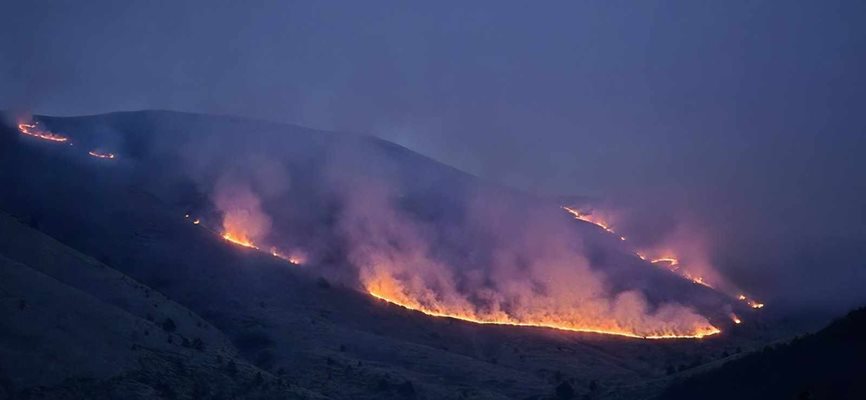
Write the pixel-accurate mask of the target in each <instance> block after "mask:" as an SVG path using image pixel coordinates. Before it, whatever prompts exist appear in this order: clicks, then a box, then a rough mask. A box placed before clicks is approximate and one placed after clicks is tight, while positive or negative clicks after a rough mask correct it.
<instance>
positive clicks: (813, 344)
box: [660, 308, 866, 400]
mask: <svg viewBox="0 0 866 400" xmlns="http://www.w3.org/2000/svg"><path fill="white" fill-rule="evenodd" d="M660 399H665V400H667V399H670V400H679V399H866V308H861V309H858V310H856V311H853V312H851V313H850V314H848V315H847V316H846V317H844V318H841V319H839V320H837V321H835V322H833V323H832V324H830V325H829V326H828V327H827V328H825V329H823V330H821V331H820V332H818V333H815V334H811V335H807V336H805V337H802V338H798V339H795V340H794V341H792V342H790V343H787V344H782V345H778V346H768V347H766V348H765V349H764V350H763V351H759V352H756V353H754V354H750V355H748V356H745V357H743V358H741V359H738V360H735V361H731V362H728V363H726V364H725V365H723V366H722V367H721V368H718V369H715V370H712V371H709V372H706V373H703V374H700V375H696V376H694V377H692V378H690V379H688V380H685V381H683V382H679V383H676V384H675V385H673V386H672V387H671V388H669V389H668V390H667V391H666V392H665V393H664V394H663V395H662V396H661V397H660Z"/></svg>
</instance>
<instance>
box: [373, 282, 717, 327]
mask: <svg viewBox="0 0 866 400" xmlns="http://www.w3.org/2000/svg"><path fill="white" fill-rule="evenodd" d="M367 293H368V294H370V296H373V297H375V298H377V299H379V300H383V301H385V302H388V303H390V304H394V305H397V306H400V307H403V308H406V309H409V310H412V311H417V312H420V313H422V314H425V315H429V316H432V317H441V318H453V319H457V320H461V321H467V322H473V323H476V324H484V325H505V326H524V327H536V328H550V329H558V330H563V331H570V332H585V333H598V334H604V335H616V336H625V337H630V338H637V339H701V338H704V337H707V336H711V335H715V334H717V333H720V332H721V330H719V329H718V328H716V327H714V326H712V325H708V326H707V327H704V328H702V330H701V331H699V332H697V333H694V334H683V335H677V334H660V335H646V336H643V335H638V334H635V333H632V332H628V331H625V330H614V329H594V328H584V327H577V326H566V325H560V324H554V323H544V322H537V323H536V322H520V321H514V320H508V319H506V317H503V318H502V319H497V320H493V319H479V318H475V317H472V316H467V315H460V314H453V313H443V312H437V311H433V310H429V309H425V308H424V307H423V306H421V305H419V304H409V303H405V302H401V301H399V300H396V299H394V298H390V297H387V296H386V295H384V294H382V293H379V292H376V291H375V290H373V289H371V288H369V287H368V288H367Z"/></svg>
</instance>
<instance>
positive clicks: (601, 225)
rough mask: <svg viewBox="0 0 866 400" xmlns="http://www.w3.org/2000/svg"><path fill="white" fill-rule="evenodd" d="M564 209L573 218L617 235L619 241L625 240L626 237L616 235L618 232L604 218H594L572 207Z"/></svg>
mask: <svg viewBox="0 0 866 400" xmlns="http://www.w3.org/2000/svg"><path fill="white" fill-rule="evenodd" d="M562 209H563V210H565V211H566V212H568V213H569V214H571V215H572V216H574V218H575V219H579V220H581V221H583V222H588V223H590V224H593V225H595V226H597V227H599V228H601V229H604V230H605V231H607V232H608V233H610V234H612V235H615V236H616V237H618V238H619V240H625V236H621V235H619V234H618V233H616V231H614V230H613V228H611V226H610V224H609V223H607V222H606V221H605V220H604V219H602V218H599V217H596V216H593V215H592V214H590V213H583V212H580V211H578V210H576V209H574V208H571V207H566V206H562Z"/></svg>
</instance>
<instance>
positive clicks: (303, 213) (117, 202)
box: [0, 111, 776, 399]
mask: <svg viewBox="0 0 866 400" xmlns="http://www.w3.org/2000/svg"><path fill="white" fill-rule="evenodd" d="M33 119H34V120H35V121H38V122H39V124H40V126H43V127H44V129H46V130H50V131H52V132H56V133H57V134H62V135H65V136H64V137H67V138H69V140H67V141H59V142H51V141H46V140H42V139H39V138H34V137H30V136H28V135H22V134H21V133H20V132H19V131H18V130H17V129H16V127H15V126H14V125H9V126H6V127H2V128H0V186H2V187H4V188H9V190H3V191H0V210H2V211H3V212H5V213H6V216H4V219H3V221H5V222H3V224H4V225H3V226H4V229H6V231H4V232H5V233H4V235H3V236H2V238H0V239H2V240H0V249H3V252H2V253H0V255H2V256H3V257H4V258H3V267H2V268H3V274H4V276H5V277H7V278H8V279H9V280H8V281H5V280H4V286H3V289H4V296H11V297H8V300H7V301H5V302H4V303H3V304H4V307H7V309H6V310H5V311H7V312H4V313H3V315H2V317H0V326H2V327H3V330H2V331H0V337H2V338H4V339H3V340H4V342H2V343H0V344H2V346H4V347H3V348H4V349H6V350H4V351H6V352H8V354H10V356H9V357H5V356H4V357H3V358H2V359H0V381H2V382H4V388H5V389H4V390H5V391H6V394H7V395H10V394H11V395H14V396H35V395H36V394H40V393H42V394H45V397H49V398H50V397H63V396H67V397H70V398H74V397H76V394H77V395H79V396H78V397H81V396H80V395H81V394H88V396H87V397H99V396H102V397H112V396H113V395H112V393H116V392H115V391H116V390H126V391H125V392H122V393H123V394H124V396H129V397H134V396H133V393H134V394H135V396H138V397H140V398H154V397H157V396H160V395H162V396H163V397H168V396H167V395H166V394H165V393H168V392H167V389H166V388H167V387H168V388H171V393H173V395H175V396H177V397H178V398H194V397H196V396H194V394H193V393H194V391H196V390H201V389H202V388H203V387H207V388H209V389H211V390H210V391H209V392H208V394H207V395H206V396H204V397H211V398H218V397H219V396H229V397H233V398H237V397H250V398H257V397H275V398H283V397H287V396H296V397H310V398H316V397H323V398H334V399H349V398H351V399H365V398H366V399H378V398H429V399H449V398H453V399H458V398H461V399H468V398H478V399H481V398H503V399H504V398H538V399H543V398H549V397H553V396H557V395H560V396H566V395H568V394H569V393H571V394H573V395H574V396H587V397H588V398H609V399H616V398H646V397H648V396H651V395H653V394H655V393H657V392H658V391H659V390H660V389H661V388H663V387H664V385H665V384H666V383H667V382H669V381H670V380H671V379H674V378H676V377H677V376H679V375H680V374H687V373H688V371H690V370H691V369H693V368H697V367H699V366H700V365H703V364H706V363H708V362H711V361H713V360H717V359H720V358H723V357H724V355H725V354H726V353H727V354H730V353H734V352H737V351H739V350H748V349H750V348H754V347H756V346H759V345H760V344H762V343H765V342H767V341H768V340H769V339H771V338H774V337H775V335H776V334H775V333H773V332H771V331H768V330H766V329H764V328H763V324H762V323H761V318H762V317H761V315H760V314H759V313H758V312H756V311H754V310H751V309H750V308H748V307H745V306H744V305H742V304H738V303H737V302H736V301H733V300H732V299H731V298H729V297H728V296H726V295H724V294H722V293H719V292H716V291H714V290H712V289H709V288H707V287H705V286H701V285H696V284H694V283H692V282H689V281H686V280H683V279H681V278H680V277H678V276H676V275H674V274H671V273H669V272H668V271H666V270H663V269H661V268H656V267H654V266H652V265H649V264H648V263H647V262H644V261H642V260H640V259H638V258H637V257H636V256H635V255H634V254H633V252H632V250H631V249H629V248H628V247H627V246H626V245H625V244H623V243H622V242H621V241H620V240H619V239H618V238H617V237H613V236H611V235H610V234H608V233H607V232H605V231H604V230H602V229H599V228H598V227H597V226H594V225H592V224H588V223H585V222H582V221H576V220H573V219H572V218H571V217H570V216H569V215H568V214H567V213H565V212H563V211H562V210H561V209H560V208H559V206H560V204H558V203H557V202H554V201H550V200H548V199H543V198H537V197H534V196H531V195H527V194H523V193H520V192H517V191H513V190H510V189H506V188H502V187H499V186H497V185H495V184H491V183H487V182H484V181H482V180H480V179H478V178H476V177H473V176H471V175H468V174H465V173H463V172H461V171H458V170H456V169H453V168H451V167H448V166H445V165H442V164H440V163H438V162H436V161H434V160H431V159H429V158H426V157H423V156H421V155H418V154H416V153H413V152H411V151H409V150H408V149H405V148H403V147H400V146H397V145H394V144H391V143H388V142H385V141H382V140H380V139H376V138H372V137H368V136H363V135H349V134H340V133H332V132H322V131H315V130H311V129H307V128H303V127H298V126H292V125H283V124H273V123H267V122H261V121H250V120H244V119H237V118H229V117H220V116H206V115H196V114H186V113H175V112H166V111H143V112H128V113H112V114H104V115H96V116H86V117H66V118H59V117H41V116H37V117H34V118H33ZM90 152H94V153H96V154H108V153H111V154H114V155H115V158H98V157H93V156H91V155H89V154H88V153H90ZM226 188H228V189H227V190H229V193H230V194H232V195H233V196H228V198H229V200H232V201H235V200H236V199H247V198H248V197H250V196H248V194H249V193H254V194H255V196H254V201H251V202H249V203H244V204H241V205H240V207H239V208H240V209H241V210H242V211H243V213H241V215H242V216H246V217H250V216H251V215H255V216H258V215H257V214H258V213H261V214H264V216H263V217H262V218H263V220H264V222H263V223H262V224H261V225H266V226H267V227H268V229H267V230H264V231H262V232H263V233H261V235H260V236H259V237H258V239H257V240H260V241H261V243H262V244H261V247H262V249H263V250H264V251H259V250H255V249H252V248H245V247H241V246H237V245H234V244H232V243H229V242H227V241H226V240H223V239H222V238H221V234H222V231H223V230H224V229H225V223H226V221H225V220H224V217H225V215H227V214H230V213H231V212H232V210H233V208H231V207H233V206H237V204H234V203H231V202H229V203H230V204H228V207H227V205H226V204H224V203H225V202H223V201H221V199H222V196H221V195H222V194H223V191H224V190H226ZM238 188H240V189H238ZM241 189H242V190H241ZM383 193H387V194H388V196H389V197H388V198H389V199H393V202H395V203H396V204H397V206H395V207H391V208H383V207H382V204H381V202H379V201H378V199H379V197H380V196H382V195H383ZM347 210H360V212H359V213H357V214H354V215H352V217H353V218H347V214H348V212H347ZM372 211H375V212H374V213H370V212H372ZM186 216H188V217H186ZM395 216H398V217H399V218H398V217H395ZM250 219H253V220H256V221H258V219H257V218H247V219H246V220H244V221H242V222H248V221H249V220H250ZM194 220H196V221H198V222H199V223H198V224H194V223H193V221H194ZM347 220H348V221H355V220H360V221H361V222H363V223H364V224H362V225H357V226H356V225H352V226H349V225H348V224H347ZM467 220H468V221H477V220H482V221H483V223H482V224H480V226H481V228H483V229H481V228H478V226H477V225H474V224H468V223H466V222H465V221H467ZM536 220H543V221H552V222H551V223H550V224H549V225H544V226H543V228H545V229H546V228H548V227H549V226H553V227H555V229H556V232H558V233H561V234H562V235H563V237H565V238H568V239H569V240H565V239H563V240H561V241H560V240H553V241H552V242H554V244H556V245H557V246H555V247H551V245H550V243H548V242H547V241H541V243H536V242H532V241H530V243H529V244H527V243H526V242H525V241H523V239H522V238H524V237H527V238H529V239H532V238H538V237H541V236H540V235H542V234H543V235H546V234H547V231H545V230H539V229H538V227H537V226H534V222H535V221H536ZM382 221H389V222H393V223H389V224H385V226H384V227H382V226H380V225H379V223H380V222H382ZM358 226H360V227H361V228H364V229H361V233H360V234H354V233H356V230H357V229H355V230H353V229H349V228H358ZM259 227H260V226H257V227H256V228H259ZM491 227H492V228H495V229H492V232H493V233H492V234H491V233H490V232H487V231H485V230H484V229H487V228H491ZM368 228H372V229H368ZM382 229H386V230H387V231H386V233H387V235H384V237H386V238H387V239H388V240H386V241H382V242H372V244H375V245H385V246H391V245H392V243H391V242H393V241H396V242H397V244H398V245H397V246H391V247H385V248H386V249H387V250H388V251H390V253H388V255H389V257H398V256H401V257H402V256H404V255H405V254H404V253H401V252H402V251H405V250H407V249H408V250H413V252H411V253H410V254H409V255H411V256H417V255H418V254H422V255H424V256H425V257H418V258H413V259H410V261H412V262H413V263H414V262H417V264H418V265H423V266H427V267H430V268H433V267H437V266H439V263H444V262H445V261H449V260H450V261H455V262H453V263H448V264H453V265H456V266H460V267H461V268H462V269H461V268H457V267H455V268H454V269H450V270H448V272H449V273H451V274H452V275H451V276H457V277H460V278H461V279H464V280H462V281H460V285H457V288H458V289H459V288H462V287H465V286H466V285H468V283H470V282H473V280H472V279H474V278H475V277H477V275H478V274H479V273H481V272H480V271H481V270H479V269H478V268H477V267H478V265H482V266H483V265H487V264H488V263H491V262H494V263H495V262H496V261H497V260H498V258H497V257H501V256H502V254H503V251H504V250H503V249H502V248H501V246H500V247H498V246H499V245H501V243H500V242H499V241H502V243H516V244H517V245H518V246H517V247H518V248H520V249H527V251H536V250H537V249H541V250H543V251H541V252H538V251H536V252H535V253H533V254H531V255H533V256H537V257H547V256H548V255H549V254H550V253H549V252H548V250H551V251H553V252H554V253H556V254H559V253H558V252H560V250H561V249H562V248H567V249H568V252H567V254H573V253H572V249H573V248H576V249H579V250H580V254H581V257H582V259H584V258H585V264H587V265H585V267H586V271H585V272H583V274H584V275H581V276H585V277H588V278H592V277H596V276H603V277H604V279H599V282H600V283H599V284H600V285H601V284H602V283H603V284H604V285H603V289H604V290H603V292H604V293H605V295H606V293H608V292H610V293H629V292H634V291H638V292H640V293H643V295H644V296H645V298H646V300H645V303H640V307H646V310H642V311H641V312H646V313H647V314H649V313H651V312H653V310H658V309H663V305H664V304H669V303H674V304H685V305H687V306H688V307H689V309H690V310H696V312H700V313H701V315H706V316H707V320H708V321H710V322H711V323H713V324H714V326H719V327H722V333H721V334H718V335H714V336H711V337H706V338H704V339H701V340H660V341H656V340H644V339H636V338H627V337H621V336H612V335H603V334H593V333H581V332H567V331H562V330H554V329H545V328H535V327H514V326H501V325H482V324H475V323H469V322H464V321H460V320H457V319H452V318H434V317H430V316H427V315H423V314H421V313H419V312H416V311H411V310H407V309H405V308H403V307H400V306H397V305H394V304H390V303H387V302H383V301H381V300H377V299H376V298H374V297H372V296H370V295H368V294H367V293H366V292H365V288H366V287H365V286H364V283H365V282H364V279H365V278H366V277H367V275H366V274H369V273H371V272H375V270H371V269H361V270H358V269H356V264H358V263H360V262H363V261H367V260H366V259H365V258H364V257H363V256H369V255H370V254H369V253H370V251H360V250H370V249H371V247H370V245H371V242H369V241H362V242H361V244H363V246H359V245H357V243H353V242H352V241H350V240H347V236H349V235H348V233H353V235H351V239H353V240H358V239H368V238H370V237H376V236H377V235H378V234H379V230H382ZM498 235H499V236H498ZM500 236H501V237H500ZM515 237H520V238H521V240H519V241H515V239H514V238H515ZM407 238H408V239H412V240H406V239H407ZM422 238H423V239H425V240H424V241H423V243H422V242H421V241H420V240H416V239H422ZM572 238H573V239H574V240H573V241H572V240H571V239H572ZM554 239H556V238H554ZM560 242H561V243H560ZM263 243H267V244H268V245H273V246H279V250H280V251H284V250H285V249H289V250H293V249H295V248H297V249H302V250H303V251H304V252H305V254H304V255H305V256H306V259H304V261H303V262H302V263H301V265H293V264H290V263H287V262H286V261H284V260H282V259H280V258H277V257H274V256H272V255H271V253H270V249H269V248H268V247H266V246H264V244H263ZM422 245H423V246H422ZM521 246H523V247H521ZM419 248H421V249H423V250H424V251H423V252H422V251H418V249H419ZM372 249H374V250H378V249H379V248H372ZM61 255H62V257H61ZM434 256H435V258H434ZM518 256H520V255H518ZM518 258H519V259H518V260H516V261H515V263H516V264H515V265H518V266H520V268H531V267H532V265H533V264H532V261H533V260H532V257H530V258H529V259H528V260H527V259H524V258H523V257H518ZM404 259H405V257H402V258H393V260H400V261H402V260H404ZM456 260H462V262H456ZM550 261H551V262H557V261H561V260H556V259H551V260H550ZM410 264H411V263H410ZM579 267H581V268H583V267H584V266H582V265H581V266H579ZM428 272H430V273H434V272H435V273H437V274H434V275H431V276H432V277H433V278H436V279H440V278H441V277H442V276H443V275H442V274H439V272H441V271H438V270H431V271H428ZM560 272H562V271H560ZM565 272H567V273H571V271H569V270H566V271H565ZM464 275H465V276H464ZM569 276H570V275H564V277H566V278H568V277H569ZM494 278H496V276H487V277H486V278H485V279H480V281H482V282H484V283H485V284H487V282H489V281H490V280H491V279H494ZM535 278H537V279H545V278H547V277H546V276H545V275H543V274H542V275H538V276H536V277H535ZM455 279H456V278H455ZM5 282H9V283H5ZM518 283H519V282H518ZM532 283H533V285H535V286H538V287H540V289H539V292H543V291H544V290H543V289H544V285H545V284H546V283H545V282H543V281H539V282H532ZM553 283H556V282H553ZM597 290H602V289H601V288H597ZM576 292H577V291H576ZM148 296H149V297H148ZM22 299H23V303H22ZM69 299H73V300H74V301H72V300H69ZM157 299H158V301H157ZM600 300H602V301H607V300H606V298H605V297H602V298H600ZM21 304H23V308H21V307H22V306H21ZM154 304H158V306H155V305H154ZM37 305H38V309H39V310H41V311H40V312H39V313H36V312H34V310H35V309H37ZM640 307H638V308H640ZM19 308H20V309H19ZM731 310H733V311H736V312H737V313H738V314H739V315H742V316H744V317H746V318H747V323H744V324H742V325H739V326H736V327H735V326H734V324H733V323H732V322H730V320H729V317H728V313H729V312H731ZM65 315H76V316H80V318H73V319H71V320H66V321H65V323H64V324H58V325H56V326H55V325H51V323H52V322H53V321H57V320H63V318H65V317H63V316H65ZM169 318H170V319H171V321H172V323H171V324H168V323H167V322H166V321H167V320H168V319H169ZM166 326H174V329H166V328H165V327H166ZM65 332H69V333H70V335H69V336H68V337H67V336H64V333H65ZM144 332H148V334H147V335H145V334H144ZM73 333H74V334H73ZM169 338H171V343H169V342H168V340H169ZM196 338H198V339H201V343H202V344H203V346H201V347H203V350H201V351H199V350H197V349H196V347H198V346H197V345H193V343H199V342H198V341H196V340H195V339H196ZM184 339H185V340H184ZM35 343H43V344H42V345H36V344H35ZM178 343H180V345H178ZM185 344H186V345H189V346H190V347H185ZM41 346H46V347H41ZM84 348H87V349H90V350H88V351H86V352H82V351H80V350H79V349H84ZM141 349H148V350H146V351H144V350H141ZM150 349H152V350H150ZM144 353H146V354H144ZM4 354H7V353H4ZM13 354H14V358H13V356H12V355H13ZM151 359H153V360H156V361H154V362H151V361H149V360H151ZM12 360H15V362H12ZM231 361H233V364H232V365H234V366H235V367H234V368H229V367H228V365H229V363H230V362H231ZM19 363H20V364H19ZM178 363H180V364H182V365H184V368H176V369H172V368H173V367H171V366H175V365H178ZM54 364H56V365H58V366H60V367H58V368H57V369H53V368H51V369H46V368H45V366H48V365H54ZM17 365H22V367H18V366H17ZM78 365H81V367H80V368H78V367H77V366H78ZM46 370H48V371H53V372H52V373H51V374H48V373H45V374H43V372H44V371H46ZM235 370H237V371H239V372H233V371H235ZM153 371H159V373H160V374H164V375H165V376H162V375H160V376H158V377H154V374H155V372H153ZM172 371H173V372H172ZM259 376H261V379H259V378H258V377H259ZM157 378H158V379H157ZM207 382H214V383H213V384H210V383H207ZM265 383H266V384H265ZM253 384H256V385H260V386H256V387H261V388H262V389H260V390H252V389H250V387H251V386H250V385H253ZM145 386H146V387H145ZM148 387H149V388H150V389H148ZM239 388H240V389H239ZM243 388H246V389H243ZM557 388H559V389H560V390H559V392H558V394H557ZM160 390H162V392H165V393H161V392H160ZM196 393H197V392H196ZM566 397H567V396H566Z"/></svg>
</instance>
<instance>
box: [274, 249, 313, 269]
mask: <svg viewBox="0 0 866 400" xmlns="http://www.w3.org/2000/svg"><path fill="white" fill-rule="evenodd" d="M271 255H272V256H274V257H277V258H280V259H282V260H285V261H288V262H289V263H290V264H294V265H301V264H303V263H304V262H305V261H306V257H304V255H303V254H300V253H298V252H295V253H293V254H289V255H286V254H283V253H281V252H280V251H279V250H277V248H276V247H271Z"/></svg>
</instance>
